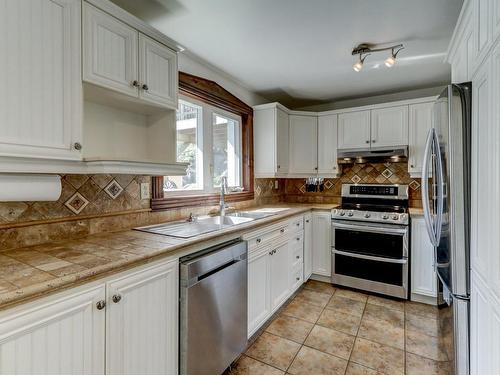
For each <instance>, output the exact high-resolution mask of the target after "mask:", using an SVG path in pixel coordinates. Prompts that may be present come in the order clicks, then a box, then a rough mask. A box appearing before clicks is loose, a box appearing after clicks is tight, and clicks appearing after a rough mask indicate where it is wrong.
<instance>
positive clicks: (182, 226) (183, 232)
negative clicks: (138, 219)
mask: <svg viewBox="0 0 500 375" xmlns="http://www.w3.org/2000/svg"><path fill="white" fill-rule="evenodd" d="M284 210H286V208H265V209H259V210H253V211H239V212H234V213H230V214H226V215H225V216H205V217H200V218H197V219H195V220H193V221H175V222H172V223H164V224H159V225H152V226H147V227H141V228H135V229H136V230H139V231H143V232H148V233H154V234H161V235H164V236H171V237H179V238H190V237H195V236H199V235H201V234H206V233H210V232H215V231H217V230H221V229H225V228H229V227H233V226H235V225H240V224H244V223H248V222H251V221H255V220H259V219H263V218H266V217H269V216H273V215H276V214H277V213H278V212H280V211H284Z"/></svg>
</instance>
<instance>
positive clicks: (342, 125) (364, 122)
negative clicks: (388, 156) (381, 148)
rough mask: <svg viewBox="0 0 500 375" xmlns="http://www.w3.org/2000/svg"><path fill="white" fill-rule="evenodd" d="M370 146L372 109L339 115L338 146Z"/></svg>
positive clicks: (344, 147) (346, 147) (356, 147)
mask: <svg viewBox="0 0 500 375" xmlns="http://www.w3.org/2000/svg"><path fill="white" fill-rule="evenodd" d="M369 146H370V111H357V112H347V113H340V114H339V115H338V148H339V149H343V150H346V149H358V148H367V147H369Z"/></svg>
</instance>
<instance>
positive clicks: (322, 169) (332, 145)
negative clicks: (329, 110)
mask: <svg viewBox="0 0 500 375" xmlns="http://www.w3.org/2000/svg"><path fill="white" fill-rule="evenodd" d="M337 172H338V166H337V115H328V116H320V117H319V118H318V174H319V175H327V176H328V175H336V174H337Z"/></svg>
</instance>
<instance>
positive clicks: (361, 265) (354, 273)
mask: <svg viewBox="0 0 500 375" xmlns="http://www.w3.org/2000/svg"><path fill="white" fill-rule="evenodd" d="M334 267H335V273H336V274H338V275H344V276H351V277H357V278H359V279H365V280H371V281H378V282H380V283H384V284H391V285H397V286H403V268H404V265H403V264H398V263H387V262H377V261H374V260H368V259H359V258H352V257H349V256H345V255H340V254H335V266H334Z"/></svg>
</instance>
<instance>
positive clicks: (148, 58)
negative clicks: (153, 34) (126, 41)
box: [139, 34, 178, 109]
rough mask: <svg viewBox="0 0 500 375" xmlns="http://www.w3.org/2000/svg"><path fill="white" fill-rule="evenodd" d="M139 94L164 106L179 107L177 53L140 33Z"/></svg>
mask: <svg viewBox="0 0 500 375" xmlns="http://www.w3.org/2000/svg"><path fill="white" fill-rule="evenodd" d="M139 68H140V71H139V82H140V84H141V85H142V86H141V90H140V91H139V95H140V97H141V98H142V99H144V100H147V101H149V102H152V103H155V104H159V105H161V106H164V107H170V108H173V109H176V108H177V86H178V85H177V80H178V78H177V53H175V52H174V51H172V50H171V49H170V48H168V47H166V46H164V45H163V44H161V43H158V42H156V41H155V40H153V39H151V38H149V37H147V36H146V35H143V34H139Z"/></svg>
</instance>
